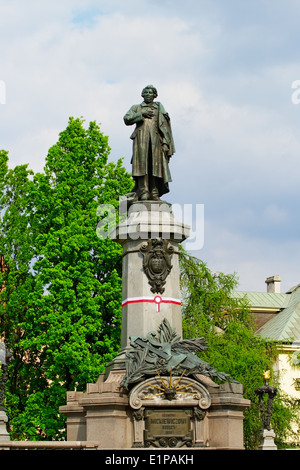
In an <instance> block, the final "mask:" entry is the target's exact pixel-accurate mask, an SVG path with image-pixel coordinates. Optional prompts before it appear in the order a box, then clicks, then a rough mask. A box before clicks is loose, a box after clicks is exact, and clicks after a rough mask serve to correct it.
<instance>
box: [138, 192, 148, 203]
mask: <svg viewBox="0 0 300 470" xmlns="http://www.w3.org/2000/svg"><path fill="white" fill-rule="evenodd" d="M149 199H150V194H149V193H143V194H142V195H141V197H140V201H149Z"/></svg>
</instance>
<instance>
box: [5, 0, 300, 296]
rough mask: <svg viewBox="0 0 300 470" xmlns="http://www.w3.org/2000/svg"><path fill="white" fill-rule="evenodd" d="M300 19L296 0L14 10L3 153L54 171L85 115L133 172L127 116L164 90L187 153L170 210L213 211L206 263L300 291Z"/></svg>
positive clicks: (8, 34)
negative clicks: (51, 155)
mask: <svg viewBox="0 0 300 470" xmlns="http://www.w3.org/2000/svg"><path fill="white" fill-rule="evenodd" d="M298 12H299V4H298V3H297V2H295V1H294V0H287V1H286V2H285V3H284V5H283V4H282V2H278V1H273V2H272V5H271V6H270V2H268V1H265V0H254V1H253V2H248V3H247V4H246V3H245V2H240V1H239V0H238V1H234V0H231V1H229V2H226V4H225V2H223V0H217V1H216V2H210V1H209V0H186V1H185V2H181V1H178V0H172V1H169V0H163V1H161V0H160V1H148V0H140V1H139V2H137V1H136V0H127V1H126V2H124V1H123V0H122V1H121V0H110V1H109V2H106V1H104V0H98V1H95V0H90V1H85V2H83V1H82V0H72V1H71V0H64V2H58V1H56V0H54V1H52V2H38V1H36V0H27V1H26V2H22V1H21V0H11V1H10V2H2V3H1V4H0V57H1V69H0V80H2V81H3V82H4V83H5V86H6V104H3V105H1V106H0V119H1V134H0V138H1V140H0V148H5V149H7V150H9V151H10V165H11V166H14V165H15V164H19V163H27V162H29V163H30V167H31V168H33V169H35V170H41V169H42V166H43V159H44V157H45V156H46V154H47V150H48V149H49V147H50V146H51V145H53V144H54V143H55V142H56V140H57V138H58V133H59V132H60V131H62V130H63V129H64V128H65V127H66V125H67V121H68V118H69V116H75V117H78V116H83V117H84V118H85V119H86V121H90V120H96V121H98V122H100V123H101V124H102V125H101V128H102V131H103V132H104V133H105V134H106V135H108V136H109V140H110V146H111V147H112V153H111V155H112V158H113V159H116V158H119V157H123V156H124V157H125V164H126V166H127V168H128V169H130V165H129V160H130V154H131V141H130V139H129V135H130V133H131V132H130V131H131V129H128V128H127V127H126V126H125V125H124V123H123V115H124V114H125V112H126V111H127V110H128V109H129V107H130V106H131V105H132V104H133V103H134V102H139V101H140V100H141V97H140V93H141V90H142V88H143V87H144V86H145V85H146V84H147V83H153V84H154V85H156V86H157V88H158V92H159V97H158V99H159V100H161V101H162V103H163V104H164V105H165V107H166V109H167V111H168V112H169V114H170V116H171V120H172V126H173V130H174V136H175V144H176V149H177V152H176V154H175V156H174V157H173V159H172V160H171V172H172V176H173V183H171V192H170V195H169V197H168V200H169V201H170V202H174V203H181V204H184V203H194V204H196V203H204V204H205V221H206V222H205V223H206V224H207V227H208V229H207V231H208V235H207V234H206V236H205V246H204V249H203V250H202V251H200V253H199V256H201V254H203V256H205V257H206V259H207V262H208V265H211V266H212V267H213V268H214V269H216V270H223V271H224V272H231V271H232V270H233V271H238V274H240V277H241V278H243V280H244V281H243V284H246V283H247V282H248V283H249V286H253V285H254V284H255V283H257V284H256V285H257V286H261V284H263V282H264V279H261V277H262V275H263V274H264V273H266V274H264V275H265V276H266V277H267V276H268V275H272V271H274V270H275V268H278V269H276V270H277V272H276V273H275V272H273V274H279V275H281V276H282V277H284V276H285V277H286V278H290V277H291V276H292V275H294V276H295V279H294V281H293V282H290V283H291V284H296V283H298V282H299V277H300V274H298V265H299V262H298V261H299V260H297V258H296V257H295V256H293V252H292V248H293V249H294V250H296V249H297V247H298V245H297V239H298V236H299V233H298V232H299V231H298V229H297V227H296V217H295V214H297V211H298V200H299V196H300V194H299V192H300V191H299V183H298V182H299V155H300V132H299V129H300V126H299V124H300V105H298V106H297V105H294V104H293V103H292V101H291V95H292V92H293V90H292V88H291V86H292V82H293V81H295V80H297V79H300V67H299V65H298V56H299V54H298V47H297V45H298V43H299V28H298V24H297V17H298V16H297V13H298ZM287 20H289V21H287ZM249 247H250V248H249ZM269 268H270V270H271V272H270V271H269ZM271 268H272V269H271ZM239 271H240V272H239ZM282 271H283V272H282ZM256 274H257V275H256ZM297 276H298V277H297ZM288 287H290V286H288ZM288 287H287V288H288ZM245 288H247V287H246V286H245ZM249 288H252V287H249ZM257 288H258V287H257Z"/></svg>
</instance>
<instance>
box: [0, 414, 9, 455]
mask: <svg viewBox="0 0 300 470" xmlns="http://www.w3.org/2000/svg"><path fill="white" fill-rule="evenodd" d="M7 422H8V418H7V415H6V413H5V411H4V410H0V447H1V441H9V440H10V436H9V434H8V432H7V427H6V426H7Z"/></svg>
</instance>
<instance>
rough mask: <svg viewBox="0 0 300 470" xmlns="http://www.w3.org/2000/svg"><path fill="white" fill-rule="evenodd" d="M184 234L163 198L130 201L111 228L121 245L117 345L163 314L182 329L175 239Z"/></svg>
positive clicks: (154, 325)
mask: <svg viewBox="0 0 300 470" xmlns="http://www.w3.org/2000/svg"><path fill="white" fill-rule="evenodd" d="M188 236H189V227H187V226H185V225H183V224H182V223H180V222H178V221H176V220H175V218H174V215H173V213H172V208H171V205H170V204H168V203H164V202H161V201H158V202H154V201H151V202H150V201H146V202H143V203H141V202H136V203H133V204H132V205H131V206H130V208H129V211H128V217H127V219H126V220H125V221H124V222H121V223H120V224H119V225H118V226H117V228H116V230H115V231H114V233H113V234H111V238H113V239H114V241H116V242H117V243H119V244H121V245H122V247H123V273H122V282H123V290H122V338H121V349H124V348H126V347H128V346H129V344H130V336H138V335H139V336H146V335H147V334H148V333H149V331H151V330H155V331H156V330H157V327H158V326H159V325H160V323H161V322H162V320H163V319H164V318H166V319H167V320H168V321H169V322H170V324H171V325H172V327H174V328H175V329H176V331H177V332H178V334H179V335H182V319H181V294H180V285H179V260H178V258H179V256H178V254H179V253H178V244H179V243H181V242H182V241H183V240H185V239H186V238H187V237H188ZM157 240H161V244H160V246H159V248H160V249H159V250H158V249H157V243H158V242H157ZM155 242H156V245H155ZM156 249H157V252H158V251H159V253H158V255H157V254H156V253H155V250H156ZM151 250H152V252H153V256H152V257H151V253H150V252H151ZM159 256H161V265H160V266H158V261H157V260H158V257H159ZM148 259H150V263H149V266H147V267H145V264H147V261H148ZM154 259H155V261H156V266H155V267H154V268H153V269H151V266H152V265H153V261H154ZM151 263H152V265H151ZM154 270H155V271H154Z"/></svg>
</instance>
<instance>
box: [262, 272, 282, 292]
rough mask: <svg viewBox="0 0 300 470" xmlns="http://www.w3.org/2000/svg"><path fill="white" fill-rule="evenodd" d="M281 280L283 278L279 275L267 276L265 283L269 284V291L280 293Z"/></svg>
mask: <svg viewBox="0 0 300 470" xmlns="http://www.w3.org/2000/svg"><path fill="white" fill-rule="evenodd" d="M280 281H281V278H280V277H279V276H271V277H267V279H266V280H265V283H266V284H267V292H268V293H269V294H271V293H275V294H280Z"/></svg>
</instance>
